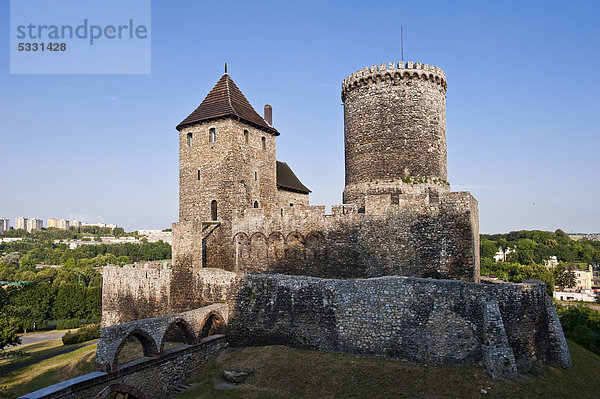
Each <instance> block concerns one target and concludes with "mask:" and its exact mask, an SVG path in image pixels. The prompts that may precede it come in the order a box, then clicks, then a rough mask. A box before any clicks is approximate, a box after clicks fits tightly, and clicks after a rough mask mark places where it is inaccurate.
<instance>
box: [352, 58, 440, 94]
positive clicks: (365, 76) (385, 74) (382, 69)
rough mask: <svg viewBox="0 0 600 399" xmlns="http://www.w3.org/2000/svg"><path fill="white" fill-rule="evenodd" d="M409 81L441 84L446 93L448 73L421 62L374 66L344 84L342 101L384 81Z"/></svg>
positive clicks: (390, 63)
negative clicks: (419, 80)
mask: <svg viewBox="0 0 600 399" xmlns="http://www.w3.org/2000/svg"><path fill="white" fill-rule="evenodd" d="M386 79H388V80H407V79H421V80H429V81H431V82H434V83H437V84H439V85H440V86H441V87H442V88H443V90H444V92H445V91H446V90H447V88H448V86H447V83H446V73H444V71H443V70H442V69H441V68H438V67H436V66H433V65H429V64H423V63H421V62H412V61H408V62H389V63H387V64H379V65H373V66H371V67H370V68H369V67H365V68H364V69H361V70H360V71H356V72H354V73H353V74H351V75H350V76H348V77H347V78H346V79H344V81H343V82H342V100H345V97H346V93H347V92H349V91H350V90H352V89H354V88H356V87H360V86H364V85H369V84H373V83H376V82H380V81H384V80H386Z"/></svg>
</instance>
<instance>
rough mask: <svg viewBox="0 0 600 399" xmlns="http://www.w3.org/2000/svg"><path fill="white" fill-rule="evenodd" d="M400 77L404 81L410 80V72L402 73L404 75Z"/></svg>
mask: <svg viewBox="0 0 600 399" xmlns="http://www.w3.org/2000/svg"><path fill="white" fill-rule="evenodd" d="M402 77H403V78H404V79H410V72H404V74H403V75H402Z"/></svg>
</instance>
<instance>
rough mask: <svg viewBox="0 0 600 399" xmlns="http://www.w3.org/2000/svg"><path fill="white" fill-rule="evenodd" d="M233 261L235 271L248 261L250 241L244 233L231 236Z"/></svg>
mask: <svg viewBox="0 0 600 399" xmlns="http://www.w3.org/2000/svg"><path fill="white" fill-rule="evenodd" d="M233 247H234V254H233V261H234V264H235V268H236V270H241V269H243V268H244V267H245V265H246V264H247V262H249V261H250V240H248V236H247V235H246V233H242V232H239V233H236V235H234V236H233Z"/></svg>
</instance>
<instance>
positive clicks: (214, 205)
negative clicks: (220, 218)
mask: <svg viewBox="0 0 600 399" xmlns="http://www.w3.org/2000/svg"><path fill="white" fill-rule="evenodd" d="M210 217H211V219H212V220H217V201H216V200H212V201H211V202H210Z"/></svg>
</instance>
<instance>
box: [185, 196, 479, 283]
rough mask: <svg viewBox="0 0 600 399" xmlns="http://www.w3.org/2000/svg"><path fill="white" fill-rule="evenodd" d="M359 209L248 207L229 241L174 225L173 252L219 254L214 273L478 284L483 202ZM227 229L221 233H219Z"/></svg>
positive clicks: (383, 202)
mask: <svg viewBox="0 0 600 399" xmlns="http://www.w3.org/2000/svg"><path fill="white" fill-rule="evenodd" d="M365 204H366V206H365V213H364V214H363V213H358V212H357V211H358V208H357V206H354V205H349V206H348V205H339V206H335V207H333V208H332V209H333V214H332V215H325V208H324V207H322V206H311V207H304V208H285V209H284V210H283V216H282V215H281V213H280V211H281V210H279V211H274V212H273V213H271V214H266V210H265V209H246V210H245V211H244V214H243V217H240V218H236V219H234V220H233V221H232V222H231V234H232V235H231V236H230V237H229V238H228V239H227V240H221V239H220V238H217V237H216V236H215V237H213V236H211V237H209V239H208V240H207V241H206V244H207V245H205V246H202V245H198V244H197V243H196V244H195V242H196V241H197V240H198V237H200V236H201V233H200V231H201V226H200V224H199V223H198V222H179V223H175V224H174V225H173V230H174V238H175V239H174V253H176V254H180V255H182V256H183V255H185V256H187V257H189V258H191V259H192V260H193V261H192V262H193V265H194V267H199V266H200V265H201V263H200V262H198V260H199V259H202V257H203V254H202V251H203V250H205V251H207V252H209V253H210V251H212V250H215V248H218V251H219V252H227V253H228V254H229V255H228V261H227V262H225V263H220V264H218V265H215V264H209V267H218V268H221V269H224V270H228V271H231V272H276V273H284V274H294V275H309V276H317V277H329V278H357V277H374V276H384V275H407V276H417V277H436V278H449V279H461V280H467V281H478V280H479V263H478V262H479V256H478V251H479V225H478V220H479V219H478V209H477V201H476V200H475V199H474V198H473V197H472V196H471V195H470V194H469V193H465V192H456V193H438V192H437V191H431V192H428V193H424V194H414V195H408V194H407V195H400V196H397V197H396V202H392V197H391V196H390V195H377V196H368V197H367V198H366V202H365ZM220 228H221V227H218V228H217V230H218V229H220Z"/></svg>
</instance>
